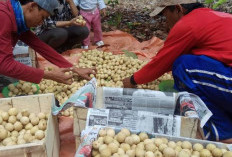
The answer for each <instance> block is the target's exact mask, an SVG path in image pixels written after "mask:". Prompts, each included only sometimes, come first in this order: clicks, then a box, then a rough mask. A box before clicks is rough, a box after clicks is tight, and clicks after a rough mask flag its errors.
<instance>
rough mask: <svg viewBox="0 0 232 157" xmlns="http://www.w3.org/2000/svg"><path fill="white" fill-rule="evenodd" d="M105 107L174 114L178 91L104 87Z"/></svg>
mask: <svg viewBox="0 0 232 157" xmlns="http://www.w3.org/2000/svg"><path fill="white" fill-rule="evenodd" d="M102 99H103V107H104V108H107V109H123V110H133V111H141V110H142V111H150V112H154V113H161V114H172V115H173V114H174V110H175V102H176V93H171V92H161V91H154V90H145V89H131V88H110V87H104V88H103V97H102Z"/></svg>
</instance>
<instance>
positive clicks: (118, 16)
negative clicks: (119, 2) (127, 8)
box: [108, 11, 122, 28]
mask: <svg viewBox="0 0 232 157" xmlns="http://www.w3.org/2000/svg"><path fill="white" fill-rule="evenodd" d="M121 21H122V13H121V12H118V11H117V12H115V14H114V15H113V16H112V17H111V18H110V19H109V21H108V24H109V25H111V26H116V27H117V28H118V27H119V25H120V23H121Z"/></svg>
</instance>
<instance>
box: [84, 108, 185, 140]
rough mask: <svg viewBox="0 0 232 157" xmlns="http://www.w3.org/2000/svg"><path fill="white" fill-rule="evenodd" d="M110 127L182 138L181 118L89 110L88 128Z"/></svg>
mask: <svg viewBox="0 0 232 157" xmlns="http://www.w3.org/2000/svg"><path fill="white" fill-rule="evenodd" d="M92 126H108V127H112V128H116V129H121V128H128V129H130V130H131V131H136V132H138V131H145V132H149V133H153V132H155V133H159V134H167V135H172V136H180V128H181V117H180V116H173V115H162V114H156V113H153V112H147V111H133V110H118V109H93V108H92V109H89V110H88V115H87V121H86V128H87V129H88V128H90V127H92Z"/></svg>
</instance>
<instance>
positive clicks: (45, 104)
mask: <svg viewBox="0 0 232 157" xmlns="http://www.w3.org/2000/svg"><path fill="white" fill-rule="evenodd" d="M53 96H54V94H51V93H50V94H43V96H40V97H39V104H40V109H41V112H44V113H50V111H51V104H53V103H54V102H53V101H54V99H53Z"/></svg>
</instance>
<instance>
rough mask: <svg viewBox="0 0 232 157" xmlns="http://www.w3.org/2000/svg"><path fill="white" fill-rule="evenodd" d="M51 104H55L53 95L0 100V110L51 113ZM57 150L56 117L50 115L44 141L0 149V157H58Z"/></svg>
mask: <svg viewBox="0 0 232 157" xmlns="http://www.w3.org/2000/svg"><path fill="white" fill-rule="evenodd" d="M53 103H55V99H54V95H53V94H41V95H32V96H22V97H13V98H4V99H0V109H1V110H3V111H7V110H8V109H9V108H11V107H15V108H17V109H18V110H19V111H21V110H23V109H27V110H28V111H29V112H31V113H39V112H46V113H51V106H52V104H53ZM59 148H60V139H59V128H58V121H57V117H56V116H52V114H50V116H49V118H48V122H47V129H46V133H45V140H44V141H39V142H36V143H28V144H22V145H15V146H5V147H4V146H3V147H0V157H59Z"/></svg>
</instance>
